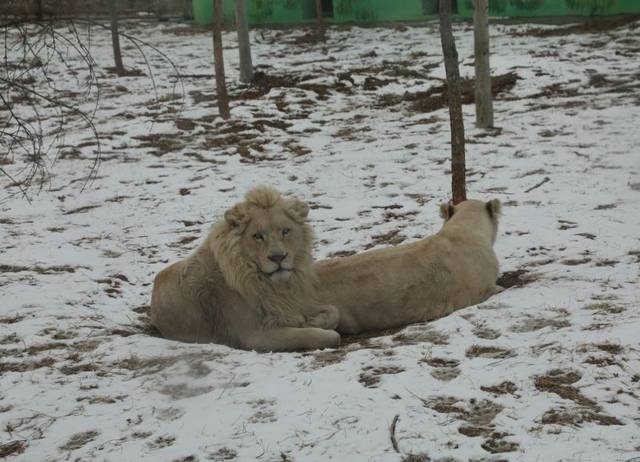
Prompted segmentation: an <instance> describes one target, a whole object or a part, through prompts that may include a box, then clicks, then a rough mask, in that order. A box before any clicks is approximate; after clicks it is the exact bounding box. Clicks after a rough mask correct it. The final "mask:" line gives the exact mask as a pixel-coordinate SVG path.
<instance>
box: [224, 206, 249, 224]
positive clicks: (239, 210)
mask: <svg viewBox="0 0 640 462" xmlns="http://www.w3.org/2000/svg"><path fill="white" fill-rule="evenodd" d="M224 219H225V221H226V222H227V223H228V224H229V225H230V226H231V227H233V228H235V227H236V226H240V225H242V224H243V223H245V222H246V221H247V211H246V210H245V207H244V205H243V204H236V205H234V206H233V207H231V208H230V209H229V210H227V211H226V212H224Z"/></svg>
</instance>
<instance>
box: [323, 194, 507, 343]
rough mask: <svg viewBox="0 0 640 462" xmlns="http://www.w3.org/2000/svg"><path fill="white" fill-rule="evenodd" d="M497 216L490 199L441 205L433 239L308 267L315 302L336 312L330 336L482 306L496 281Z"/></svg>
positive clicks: (496, 206) (495, 203)
mask: <svg viewBox="0 0 640 462" xmlns="http://www.w3.org/2000/svg"><path fill="white" fill-rule="evenodd" d="M499 213H500V201H498V200H497V199H495V200H492V201H489V202H486V203H485V202H481V201H477V200H467V201H464V202H461V203H460V204H458V205H456V206H455V207H454V206H452V205H449V204H443V205H442V206H441V208H440V214H441V216H442V218H444V220H445V223H444V225H443V226H442V228H441V229H440V231H439V232H438V233H437V234H435V235H434V236H429V237H426V238H424V239H422V240H421V241H418V242H414V243H411V244H405V245H400V246H396V247H389V248H385V249H381V250H372V251H369V252H364V253H362V254H358V255H353V256H349V257H343V258H336V259H331V260H324V261H320V262H318V263H316V265H315V269H316V272H317V274H318V277H319V279H320V299H321V300H322V301H323V302H325V303H330V304H332V305H335V306H337V307H338V310H339V311H340V322H339V324H338V332H340V333H343V334H344V333H346V334H357V333H360V332H364V331H369V330H379V329H385V328H389V327H396V326H402V325H406V324H410V323H413V322H419V321H428V320H432V319H436V318H440V317H442V316H445V315H447V314H450V313H451V312H453V311H454V310H456V309H459V308H464V307H466V306H469V305H474V304H477V303H480V302H482V301H484V300H486V299H487V298H488V297H489V296H491V295H492V294H493V293H494V292H495V290H496V279H497V277H498V260H497V258H496V255H495V253H494V252H493V243H494V241H495V239H496V232H497V227H498V215H499Z"/></svg>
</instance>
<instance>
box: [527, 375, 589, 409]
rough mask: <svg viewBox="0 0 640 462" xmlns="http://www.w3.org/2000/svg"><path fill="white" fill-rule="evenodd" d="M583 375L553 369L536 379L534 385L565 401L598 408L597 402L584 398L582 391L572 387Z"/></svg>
mask: <svg viewBox="0 0 640 462" xmlns="http://www.w3.org/2000/svg"><path fill="white" fill-rule="evenodd" d="M581 377H582V376H581V374H580V373H578V372H575V371H563V370H560V369H553V370H551V371H549V372H547V374H546V375H541V376H538V377H536V378H535V381H534V384H535V387H536V389H537V390H539V391H545V392H548V393H555V394H556V395H558V396H560V397H561V398H564V399H569V400H571V401H573V402H575V403H577V404H580V405H583V406H592V407H597V405H596V402H595V401H592V400H590V399H589V398H587V397H586V396H584V395H583V394H582V393H580V391H579V390H578V389H577V388H576V387H573V386H571V384H573V383H575V382H577V381H578V380H580V378H581Z"/></svg>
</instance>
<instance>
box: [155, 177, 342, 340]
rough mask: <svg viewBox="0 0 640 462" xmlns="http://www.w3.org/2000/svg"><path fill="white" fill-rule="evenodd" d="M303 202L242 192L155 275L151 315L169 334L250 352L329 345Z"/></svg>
mask: <svg viewBox="0 0 640 462" xmlns="http://www.w3.org/2000/svg"><path fill="white" fill-rule="evenodd" d="M308 213H309V207H308V206H307V205H306V204H305V203H303V202H300V201H298V200H294V199H284V198H282V197H281V196H280V194H279V193H278V192H277V191H276V190H274V189H270V188H264V187H262V188H256V189H254V190H252V191H249V193H247V195H246V197H245V201H244V202H242V203H239V204H237V205H235V206H234V207H232V208H231V209H229V210H227V211H226V213H225V214H224V219H223V220H220V221H219V222H218V223H216V224H215V225H213V227H212V228H211V231H210V233H209V235H208V237H207V239H206V240H205V241H204V242H203V243H202V245H200V247H198V248H197V249H196V250H195V252H194V253H193V254H192V255H190V256H189V257H188V258H186V259H185V260H182V261H179V262H177V263H174V264H173V265H171V266H169V267H168V268H165V269H164V270H162V271H161V272H160V273H158V275H157V276H156V278H155V281H154V285H153V294H152V296H151V322H152V324H153V325H154V326H155V327H156V328H157V329H158V330H159V331H160V333H161V334H162V335H163V336H165V337H167V338H170V339H174V340H181V341H185V342H214V343H222V344H226V345H229V346H233V347H236V348H243V349H253V350H258V351H290V350H304V349H318V348H327V347H336V346H338V345H339V344H340V335H339V334H338V333H337V332H336V331H335V330H333V329H335V327H336V325H337V324H338V311H337V310H336V308H335V307H333V306H331V305H328V304H324V303H321V302H320V301H318V298H317V296H316V292H315V287H314V285H315V282H316V281H315V276H314V271H313V266H312V264H313V260H312V256H311V245H312V234H311V229H310V228H309V225H308V224H307V223H306V218H307V215H308Z"/></svg>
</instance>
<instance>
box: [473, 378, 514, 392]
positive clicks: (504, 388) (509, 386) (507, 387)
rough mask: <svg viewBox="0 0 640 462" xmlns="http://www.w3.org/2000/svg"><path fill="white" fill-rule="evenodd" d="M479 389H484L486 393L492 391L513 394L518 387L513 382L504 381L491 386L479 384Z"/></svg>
mask: <svg viewBox="0 0 640 462" xmlns="http://www.w3.org/2000/svg"><path fill="white" fill-rule="evenodd" d="M480 389H481V390H482V391H486V392H488V393H493V394H495V395H506V394H509V395H513V394H514V393H515V392H516V391H518V387H517V386H516V384H515V383H513V382H509V381H508V380H507V381H504V382H501V383H499V384H498V385H491V386H481V387H480Z"/></svg>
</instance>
